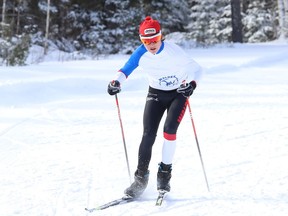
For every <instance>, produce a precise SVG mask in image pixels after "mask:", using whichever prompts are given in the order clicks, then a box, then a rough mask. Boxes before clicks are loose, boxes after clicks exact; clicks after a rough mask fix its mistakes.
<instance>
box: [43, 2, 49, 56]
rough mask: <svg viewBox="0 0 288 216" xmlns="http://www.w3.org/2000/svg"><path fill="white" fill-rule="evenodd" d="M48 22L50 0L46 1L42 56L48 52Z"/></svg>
mask: <svg viewBox="0 0 288 216" xmlns="http://www.w3.org/2000/svg"><path fill="white" fill-rule="evenodd" d="M49 20H50V0H47V16H46V34H45V44H44V55H46V54H47V51H48V36H49V23H50V22H49Z"/></svg>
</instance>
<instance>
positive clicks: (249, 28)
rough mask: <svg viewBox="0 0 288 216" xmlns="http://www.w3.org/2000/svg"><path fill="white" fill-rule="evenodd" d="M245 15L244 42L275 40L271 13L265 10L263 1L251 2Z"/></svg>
mask: <svg viewBox="0 0 288 216" xmlns="http://www.w3.org/2000/svg"><path fill="white" fill-rule="evenodd" d="M246 13H247V14H245V16H244V18H243V25H244V41H246V42H252V43H253V42H265V41H269V40H273V39H275V38H276V36H277V34H275V31H274V30H275V29H274V19H273V16H272V12H271V10H270V9H267V8H265V1H263V0H255V1H251V2H250V3H249V6H248V9H247V11H246Z"/></svg>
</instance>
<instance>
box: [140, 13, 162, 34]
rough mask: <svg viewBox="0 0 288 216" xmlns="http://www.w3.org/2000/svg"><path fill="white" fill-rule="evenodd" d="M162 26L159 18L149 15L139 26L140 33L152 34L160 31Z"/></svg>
mask: <svg viewBox="0 0 288 216" xmlns="http://www.w3.org/2000/svg"><path fill="white" fill-rule="evenodd" d="M160 30H161V26H160V24H159V22H158V21H157V20H153V19H152V17H150V16H147V17H146V18H145V20H143V21H142V23H141V24H140V27H139V34H140V35H141V36H152V35H154V34H157V33H159V32H160Z"/></svg>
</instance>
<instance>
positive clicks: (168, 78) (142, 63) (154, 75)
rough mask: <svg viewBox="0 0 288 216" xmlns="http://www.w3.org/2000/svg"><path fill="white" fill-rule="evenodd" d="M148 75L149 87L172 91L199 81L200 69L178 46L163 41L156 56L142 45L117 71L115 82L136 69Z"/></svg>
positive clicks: (123, 78)
mask: <svg viewBox="0 0 288 216" xmlns="http://www.w3.org/2000/svg"><path fill="white" fill-rule="evenodd" d="M138 66H139V67H141V68H143V69H144V71H145V72H146V73H147V74H148V79H149V85H150V86H151V87H152V88H155V89H159V90H164V91H168V90H174V89H177V88H178V87H179V86H180V85H181V84H182V83H184V82H186V83H189V82H191V81H192V80H194V81H196V83H197V82H198V81H199V79H200V77H201V74H202V72H201V71H202V70H201V67H200V66H199V65H198V64H197V63H196V62H195V61H194V60H193V59H192V58H190V57H189V56H188V55H187V54H186V53H185V52H184V50H182V49H181V48H180V47H179V46H178V45H176V44H174V43H171V42H167V41H163V42H162V45H161V47H160V49H159V51H158V52H157V53H156V54H152V53H150V52H148V51H147V50H146V48H145V46H144V45H143V44H142V45H141V46H139V47H138V48H137V49H136V50H135V51H134V52H133V53H132V55H131V56H130V58H129V60H128V61H127V62H126V64H125V65H124V67H122V68H121V69H120V70H119V73H117V75H116V77H115V80H118V81H119V82H120V83H122V82H123V81H124V80H125V79H126V78H127V77H128V76H129V75H130V74H131V73H132V72H133V71H134V70H135V69H136V68H137V67H138Z"/></svg>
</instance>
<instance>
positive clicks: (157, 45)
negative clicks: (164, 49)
mask: <svg viewBox="0 0 288 216" xmlns="http://www.w3.org/2000/svg"><path fill="white" fill-rule="evenodd" d="M161 44H162V41H161V40H160V41H157V42H154V43H150V44H144V46H145V48H146V49H147V51H148V52H150V53H152V54H156V53H157V52H158V51H159V49H160V47H161Z"/></svg>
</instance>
